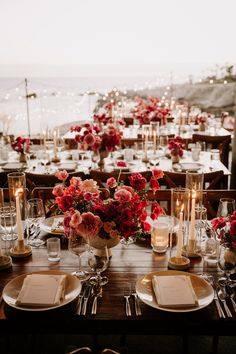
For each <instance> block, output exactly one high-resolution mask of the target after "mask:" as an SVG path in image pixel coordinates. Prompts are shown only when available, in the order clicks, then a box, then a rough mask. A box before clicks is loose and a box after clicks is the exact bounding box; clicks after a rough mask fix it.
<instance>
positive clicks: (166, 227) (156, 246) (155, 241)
mask: <svg viewBox="0 0 236 354" xmlns="http://www.w3.org/2000/svg"><path fill="white" fill-rule="evenodd" d="M170 231H171V223H170V219H169V218H168V217H164V216H163V217H161V216H160V217H159V218H158V219H157V220H155V221H154V223H153V227H152V231H151V246H152V249H153V251H154V252H157V253H164V252H166V250H167V248H168V246H169V233H170Z"/></svg>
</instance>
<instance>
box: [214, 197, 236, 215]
mask: <svg viewBox="0 0 236 354" xmlns="http://www.w3.org/2000/svg"><path fill="white" fill-rule="evenodd" d="M235 209H236V206H235V200H234V199H232V198H221V199H220V203H219V206H218V210H217V217H224V218H225V217H227V216H229V215H231V214H233V211H234V210H235Z"/></svg>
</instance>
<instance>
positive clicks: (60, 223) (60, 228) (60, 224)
mask: <svg viewBox="0 0 236 354" xmlns="http://www.w3.org/2000/svg"><path fill="white" fill-rule="evenodd" d="M51 232H53V233H55V234H63V233H64V217H61V218H55V219H54V220H53V223H52V226H51Z"/></svg>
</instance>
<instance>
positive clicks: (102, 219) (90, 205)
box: [53, 170, 163, 241]
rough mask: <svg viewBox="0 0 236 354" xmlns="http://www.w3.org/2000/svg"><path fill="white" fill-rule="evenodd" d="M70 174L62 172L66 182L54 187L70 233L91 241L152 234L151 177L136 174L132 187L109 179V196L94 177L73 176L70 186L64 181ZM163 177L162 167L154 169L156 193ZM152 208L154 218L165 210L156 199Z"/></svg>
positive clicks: (152, 182)
mask: <svg viewBox="0 0 236 354" xmlns="http://www.w3.org/2000/svg"><path fill="white" fill-rule="evenodd" d="M67 176H68V173H67V172H66V171H62V172H58V174H57V177H58V178H59V179H61V180H62V182H63V183H62V184H59V185H56V186H55V187H54V189H53V194H54V195H55V197H56V198H55V201H56V204H57V206H58V208H59V209H60V210H61V211H62V212H63V213H64V230H65V235H66V236H68V235H69V233H70V230H71V228H72V229H74V231H75V232H76V233H77V234H80V235H81V236H83V237H85V238H88V239H89V240H92V239H93V238H95V237H96V238H97V237H99V238H100V239H103V240H110V239H114V238H116V239H117V238H118V239H120V238H122V239H124V240H126V241H128V240H130V239H132V238H135V239H136V238H146V237H147V236H148V235H149V232H150V230H151V225H150V224H149V223H148V222H147V220H146V219H147V210H146V209H147V207H148V205H149V203H148V200H147V195H146V192H145V187H146V184H147V180H146V179H145V178H144V177H143V176H142V175H141V174H139V173H134V174H132V175H131V176H130V177H129V182H130V185H129V186H127V185H124V184H122V183H119V181H118V180H116V179H115V178H114V177H111V178H109V179H108V180H107V183H106V184H107V188H108V190H109V193H106V195H105V197H104V195H103V197H102V194H103V193H102V191H101V190H99V188H98V186H97V182H96V181H94V180H93V179H87V180H84V181H82V180H81V179H80V178H79V177H72V178H71V179H70V184H69V186H68V187H66V186H65V183H64V182H65V181H66V179H67ZM162 177H163V172H162V171H161V170H154V171H153V173H152V177H151V179H150V187H151V188H152V190H153V193H156V191H157V190H158V189H159V182H158V179H160V178H162ZM118 179H119V178H118ZM108 190H106V192H108ZM150 210H151V211H150V217H151V219H152V220H155V219H156V218H158V216H159V215H160V214H161V213H162V212H163V210H162V208H161V207H160V205H159V204H158V202H157V201H154V202H152V204H151V209H150Z"/></svg>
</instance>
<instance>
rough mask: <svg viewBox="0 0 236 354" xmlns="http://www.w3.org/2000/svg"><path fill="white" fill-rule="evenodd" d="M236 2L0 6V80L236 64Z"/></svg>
mask: <svg viewBox="0 0 236 354" xmlns="http://www.w3.org/2000/svg"><path fill="white" fill-rule="evenodd" d="M235 13H236V1H235V0H162V1H161V0H0V43H1V45H0V77H2V76H17V75H18V76H26V75H31V76H53V75H55V76H58V75H62V76H67V75H68V76H70V75H95V76H96V75H121V74H123V75H137V74H140V75H142V74H144V75H146V74H151V73H152V72H153V71H155V70H156V68H161V69H162V70H163V72H170V71H178V72H183V73H185V74H186V71H188V72H191V70H192V72H193V73H197V72H203V71H204V70H206V69H207V68H214V67H215V65H216V64H224V63H236V46H235V38H234V36H235V33H236V32H235Z"/></svg>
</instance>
